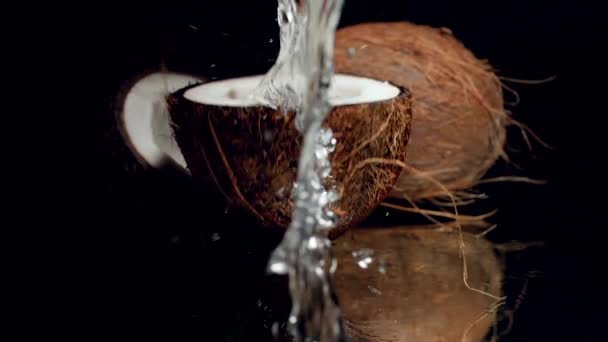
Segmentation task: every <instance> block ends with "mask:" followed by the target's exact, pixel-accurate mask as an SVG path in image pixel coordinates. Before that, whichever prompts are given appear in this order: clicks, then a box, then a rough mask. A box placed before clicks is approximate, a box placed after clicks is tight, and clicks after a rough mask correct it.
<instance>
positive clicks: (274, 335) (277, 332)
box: [271, 322, 279, 340]
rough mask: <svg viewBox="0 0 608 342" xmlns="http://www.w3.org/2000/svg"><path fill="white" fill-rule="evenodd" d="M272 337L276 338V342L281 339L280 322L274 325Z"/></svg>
mask: <svg viewBox="0 0 608 342" xmlns="http://www.w3.org/2000/svg"><path fill="white" fill-rule="evenodd" d="M271 331H272V337H274V339H275V340H278V339H279V322H274V323H272V330H271Z"/></svg>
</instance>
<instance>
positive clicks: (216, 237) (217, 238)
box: [211, 233, 222, 242]
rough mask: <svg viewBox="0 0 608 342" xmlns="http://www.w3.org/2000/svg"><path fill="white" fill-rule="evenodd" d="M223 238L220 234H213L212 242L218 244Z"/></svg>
mask: <svg viewBox="0 0 608 342" xmlns="http://www.w3.org/2000/svg"><path fill="white" fill-rule="evenodd" d="M221 238H222V237H221V236H220V233H213V234H211V241H213V242H216V241H219V240H220V239H221Z"/></svg>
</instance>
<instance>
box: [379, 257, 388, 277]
mask: <svg viewBox="0 0 608 342" xmlns="http://www.w3.org/2000/svg"><path fill="white" fill-rule="evenodd" d="M386 268H387V264H386V260H384V259H380V260H379V261H378V272H380V273H382V274H386Z"/></svg>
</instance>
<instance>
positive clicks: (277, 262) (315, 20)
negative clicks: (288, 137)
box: [255, 0, 344, 342]
mask: <svg viewBox="0 0 608 342" xmlns="http://www.w3.org/2000/svg"><path fill="white" fill-rule="evenodd" d="M343 1H344V0H279V4H278V22H279V27H280V34H281V37H280V38H281V50H280V53H279V57H278V59H277V62H276V64H275V65H274V66H273V68H272V69H271V70H270V71H269V72H268V74H267V75H266V77H265V78H264V80H263V81H262V83H261V84H260V87H259V88H258V90H257V92H256V94H255V96H256V97H258V98H259V99H260V100H261V101H263V102H264V103H265V104H267V105H270V106H274V107H276V108H282V109H283V110H285V111H290V110H295V111H296V113H297V114H296V127H297V129H298V130H299V131H300V133H301V134H302V135H303V144H302V150H301V155H300V160H299V165H298V175H297V180H296V183H295V184H294V189H293V192H292V200H293V202H294V210H293V214H292V221H291V224H290V226H289V228H288V230H287V232H286V234H285V237H284V238H283V241H282V242H281V244H280V245H279V246H278V247H277V248H276V250H275V251H274V252H273V254H272V256H271V258H270V261H269V264H268V269H269V271H270V272H273V273H277V274H287V275H288V276H289V289H290V293H291V299H292V310H291V314H290V317H289V322H288V323H289V331H290V333H291V334H292V335H293V336H294V338H295V341H296V342H299V341H302V342H313V341H315V342H332V341H342V340H344V337H343V331H342V325H341V315H340V309H339V307H338V305H337V304H336V302H335V300H334V294H333V288H332V285H331V278H332V275H333V273H334V271H335V268H336V261H335V259H334V257H333V255H332V253H331V243H330V241H329V239H328V238H327V237H326V232H327V230H328V229H329V228H331V227H333V226H335V224H336V216H335V214H334V213H333V212H332V210H331V209H330V206H331V204H332V203H333V202H335V201H336V200H337V199H338V195H337V192H336V191H335V189H327V188H326V187H325V183H326V180H327V179H328V177H330V171H331V163H330V161H329V159H328V156H329V154H330V153H331V152H333V150H334V147H335V144H336V140H335V139H334V138H333V136H332V131H331V130H330V129H327V128H323V127H322V123H323V120H324V119H325V117H326V115H327V113H328V112H329V111H330V109H331V106H330V104H329V100H328V91H329V87H330V84H331V79H332V77H333V45H334V32H335V30H336V26H337V24H338V21H339V18H340V12H341V9H342V4H343Z"/></svg>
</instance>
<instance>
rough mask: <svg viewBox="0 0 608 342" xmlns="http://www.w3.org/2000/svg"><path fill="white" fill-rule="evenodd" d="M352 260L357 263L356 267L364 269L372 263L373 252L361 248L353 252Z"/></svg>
mask: <svg viewBox="0 0 608 342" xmlns="http://www.w3.org/2000/svg"><path fill="white" fill-rule="evenodd" d="M352 254H353V258H354V259H355V262H356V263H357V266H359V267H361V268H363V269H366V268H367V267H368V266H369V265H370V264H371V263H372V262H373V261H374V250H373V249H369V248H362V249H359V250H356V251H353V253H352Z"/></svg>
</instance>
